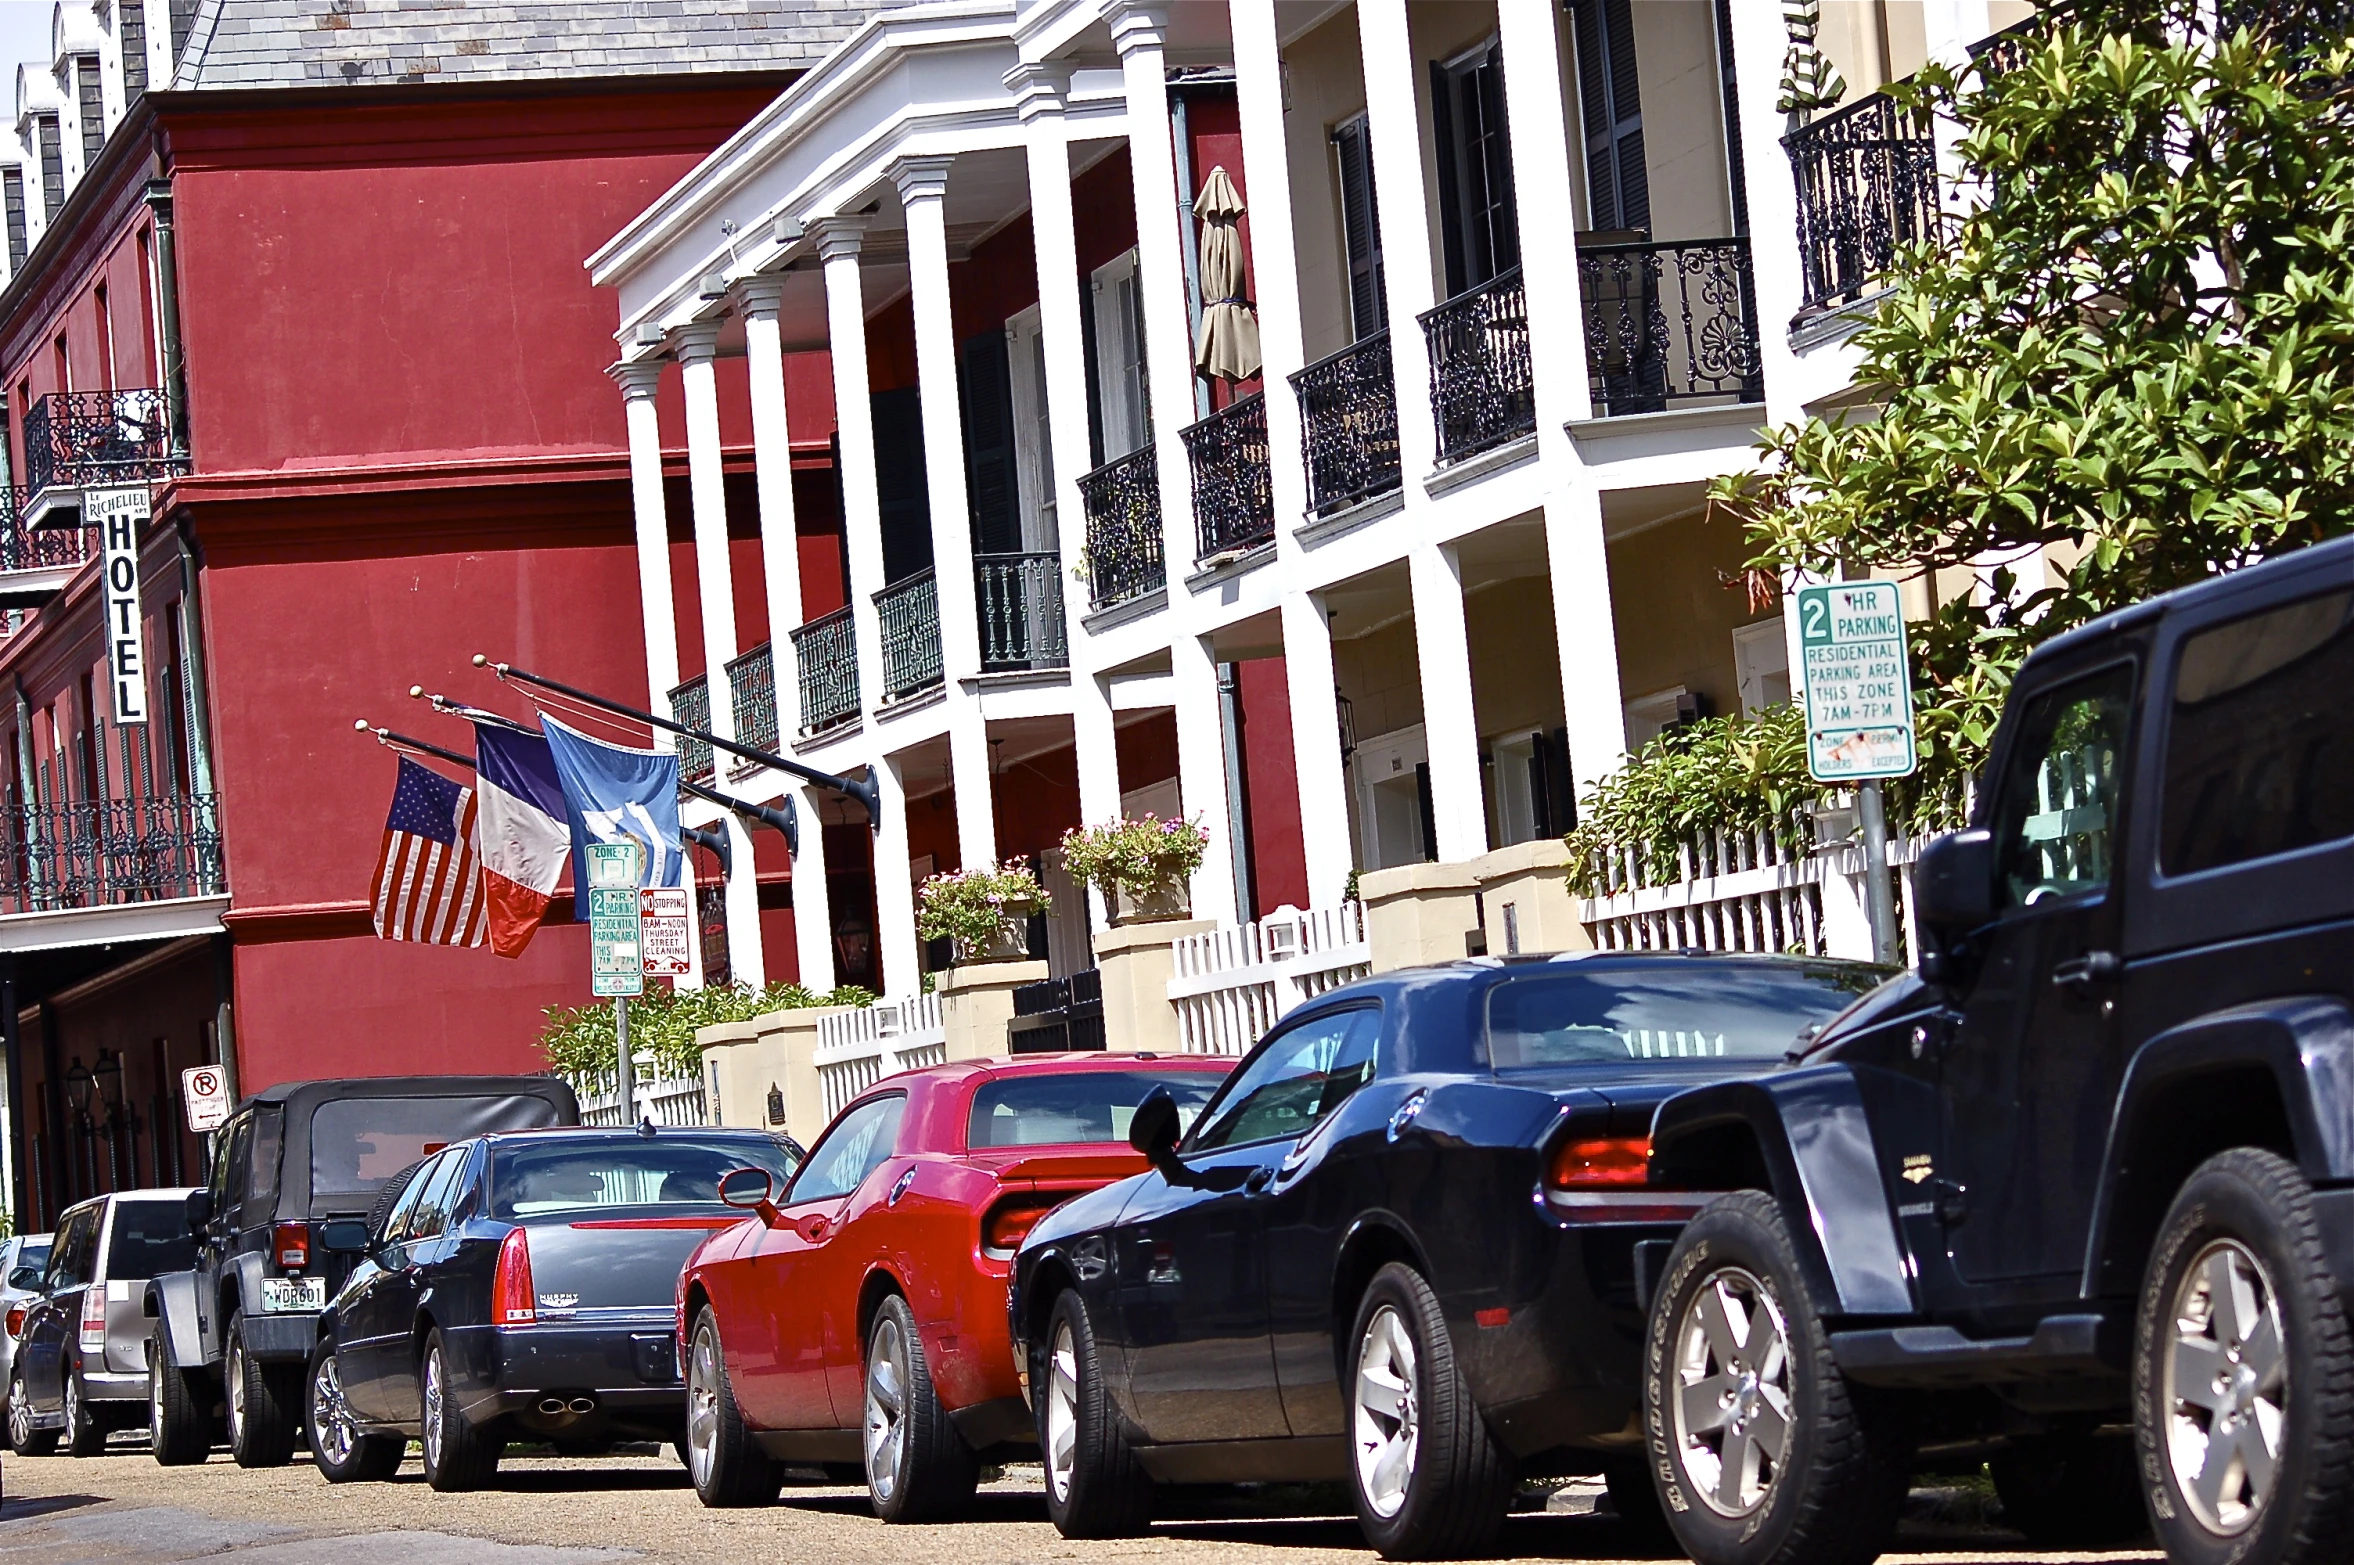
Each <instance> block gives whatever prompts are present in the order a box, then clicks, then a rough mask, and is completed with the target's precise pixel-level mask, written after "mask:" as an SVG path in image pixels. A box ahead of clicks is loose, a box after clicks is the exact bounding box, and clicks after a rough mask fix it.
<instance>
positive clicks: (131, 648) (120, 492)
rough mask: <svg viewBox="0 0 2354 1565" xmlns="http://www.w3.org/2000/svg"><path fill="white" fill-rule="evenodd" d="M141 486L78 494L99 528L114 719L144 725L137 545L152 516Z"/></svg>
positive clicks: (85, 515)
mask: <svg viewBox="0 0 2354 1565" xmlns="http://www.w3.org/2000/svg"><path fill="white" fill-rule="evenodd" d="M152 506H153V501H152V500H151V499H150V498H149V495H148V492H147V486H146V485H145V484H130V485H125V486H123V487H121V488H114V489H85V490H83V491H82V521H83V524H84V525H85V526H90V527H95V528H97V529H98V568H99V571H100V572H101V574H102V576H103V581H102V583H101V592H102V595H103V596H102V600H101V601H103V602H104V604H105V606H106V673H107V680H106V682H107V683H108V684H109V685H111V686H113V687H114V720H115V721H116V722H117V723H118V724H119V723H144V722H146V721H147V630H146V624H147V616H146V614H145V612H144V611H143V610H142V608H141V607H140V603H139V543H140V537H141V534H143V533H144V532H145V531H146V527H147V521H148V518H149V517H150V516H151V515H152V514H153V511H152Z"/></svg>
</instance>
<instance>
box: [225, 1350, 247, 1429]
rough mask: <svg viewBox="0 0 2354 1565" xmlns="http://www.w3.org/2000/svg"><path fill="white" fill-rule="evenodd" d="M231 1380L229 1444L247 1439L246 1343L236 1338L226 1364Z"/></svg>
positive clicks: (228, 1376)
mask: <svg viewBox="0 0 2354 1565" xmlns="http://www.w3.org/2000/svg"><path fill="white" fill-rule="evenodd" d="M225 1368H226V1370H227V1378H228V1381H229V1444H230V1445H231V1446H232V1447H235V1446H238V1445H241V1444H243V1442H244V1439H245V1344H244V1343H243V1342H240V1341H238V1340H236V1339H234V1338H232V1339H231V1340H230V1342H229V1362H228V1364H227V1365H226V1366H225Z"/></svg>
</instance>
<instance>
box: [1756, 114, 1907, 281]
mask: <svg viewBox="0 0 2354 1565" xmlns="http://www.w3.org/2000/svg"><path fill="white" fill-rule="evenodd" d="M1782 146H1783V148H1784V150H1786V151H1787V152H1788V153H1789V154H1790V173H1791V177H1792V178H1793V179H1794V180H1795V181H1796V182H1797V185H1798V259H1799V269H1800V275H1801V281H1802V284H1803V293H1802V295H1801V298H1800V300H1799V304H1800V308H1801V309H1802V310H1806V311H1813V310H1823V309H1829V308H1833V307H1835V306H1838V305H1842V304H1849V303H1853V302H1854V301H1855V300H1857V299H1860V298H1862V297H1863V296H1864V294H1865V293H1866V292H1867V291H1868V290H1869V289H1870V288H1871V286H1872V284H1873V281H1874V280H1875V279H1876V278H1878V277H1879V276H1881V275H1882V274H1883V273H1885V272H1886V271H1887V270H1888V268H1889V267H1890V266H1891V265H1893V264H1894V263H1895V260H1896V255H1897V252H1898V251H1899V250H1900V249H1902V248H1903V247H1904V246H1906V245H1913V244H1919V243H1920V242H1922V241H1923V240H1925V239H1929V238H1932V237H1933V236H1935V234H1936V233H1937V231H1938V225H1939V207H1938V200H1937V144H1936V142H1935V141H1934V140H1932V139H1931V136H1930V126H1929V117H1928V116H1927V115H1926V114H1922V113H1916V112H1915V111H1913V110H1911V109H1907V108H1904V107H1902V106H1901V105H1899V104H1898V103H1897V102H1896V100H1894V99H1893V98H1890V97H1889V96H1887V95H1886V94H1885V93H1877V92H1875V93H1873V94H1872V95H1871V96H1870V97H1867V98H1861V99H1858V100H1857V101H1856V102H1854V103H1851V104H1849V105H1848V106H1847V107H1846V108H1843V109H1838V110H1835V111H1833V112H1832V113H1829V114H1826V115H1824V116H1823V117H1822V118H1821V119H1819V120H1816V121H1815V122H1814V123H1813V124H1811V125H1802V126H1800V127H1799V128H1798V129H1797V130H1794V131H1792V132H1791V133H1790V134H1789V135H1787V136H1785V137H1783V138H1782Z"/></svg>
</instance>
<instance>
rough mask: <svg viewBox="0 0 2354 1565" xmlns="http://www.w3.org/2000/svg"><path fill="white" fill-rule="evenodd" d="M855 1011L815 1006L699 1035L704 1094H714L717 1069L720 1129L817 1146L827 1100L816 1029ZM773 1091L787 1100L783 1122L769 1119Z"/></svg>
mask: <svg viewBox="0 0 2354 1565" xmlns="http://www.w3.org/2000/svg"><path fill="white" fill-rule="evenodd" d="M851 1009H853V1007H851V1006H846V1005H813V1006H808V1007H805V1008H803V1009H800V1010H792V1011H771V1012H769V1013H768V1014H767V1015H766V1016H755V1017H753V1018H752V1019H751V1020H750V1021H743V1022H721V1023H719V1024H718V1025H717V1026H712V1027H704V1028H701V1029H699V1030H698V1031H697V1032H696V1033H695V1044H696V1046H697V1047H698V1048H700V1049H701V1050H702V1051H703V1090H704V1092H705V1093H706V1094H709V1093H710V1092H711V1089H712V1086H713V1080H714V1070H713V1068H714V1067H715V1066H716V1067H717V1072H716V1076H717V1085H718V1089H719V1090H718V1093H717V1095H716V1096H714V1097H711V1098H709V1099H708V1102H709V1107H710V1108H711V1109H712V1110H713V1111H714V1115H713V1117H714V1118H716V1119H717V1120H718V1121H719V1123H720V1124H722V1125H731V1126H736V1127H741V1128H755V1127H756V1128H759V1129H764V1130H776V1131H782V1132H784V1133H785V1134H786V1135H789V1136H791V1137H792V1138H793V1139H794V1140H796V1141H798V1142H800V1143H801V1145H802V1146H804V1147H807V1146H809V1145H810V1144H811V1143H812V1142H814V1141H816V1140H817V1133H818V1132H819V1131H821V1130H823V1129H825V1128H826V1109H825V1094H824V1092H823V1091H822V1090H821V1089H820V1088H819V1085H818V1080H817V1066H816V1064H815V1062H814V1058H813V1056H814V1055H815V1054H816V1052H817V1024H818V1021H819V1019H820V1018H821V1017H827V1016H838V1015H840V1014H842V1013H843V1012H845V1011H848V1010H851ZM772 1087H773V1088H775V1089H776V1090H777V1092H778V1094H779V1095H780V1096H781V1097H782V1098H783V1099H784V1110H785V1117H784V1119H783V1121H782V1122H779V1121H776V1120H773V1119H771V1118H770V1117H769V1112H768V1107H769V1105H768V1093H769V1089H770V1088H772Z"/></svg>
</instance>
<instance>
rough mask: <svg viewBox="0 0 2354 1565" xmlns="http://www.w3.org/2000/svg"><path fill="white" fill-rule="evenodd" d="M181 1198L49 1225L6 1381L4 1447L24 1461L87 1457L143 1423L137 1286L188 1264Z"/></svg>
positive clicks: (122, 1202)
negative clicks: (59, 1453)
mask: <svg viewBox="0 0 2354 1565" xmlns="http://www.w3.org/2000/svg"><path fill="white" fill-rule="evenodd" d="M195 1251H196V1241H195V1239H194V1238H193V1237H192V1236H191V1235H190V1234H189V1232H188V1192H187V1191H186V1190H131V1191H125V1192H122V1193H120V1194H117V1195H103V1196H99V1197H97V1198H95V1199H94V1200H89V1201H84V1202H82V1203H80V1204H79V1205H76V1206H69V1207H67V1208H66V1209H65V1214H64V1216H63V1217H61V1218H60V1219H59V1220H58V1224H57V1237H56V1239H55V1240H54V1241H53V1242H52V1243H51V1245H50V1247H49V1264H48V1266H47V1267H46V1269H44V1271H43V1272H42V1274H41V1289H40V1294H39V1296H38V1297H37V1298H35V1299H33V1300H32V1301H31V1302H30V1303H29V1304H28V1305H27V1306H26V1308H25V1319H24V1331H23V1334H22V1335H21V1336H20V1337H19V1338H18V1340H17V1344H16V1363H15V1365H14V1366H13V1367H12V1368H11V1370H10V1372H9V1379H8V1445H9V1449H11V1450H13V1451H15V1452H17V1453H18V1454H19V1455H24V1456H43V1455H46V1454H48V1453H49V1452H51V1451H54V1450H56V1449H57V1443H58V1440H59V1439H60V1437H62V1438H63V1439H64V1440H65V1442H66V1448H67V1449H68V1450H70V1451H71V1452H73V1454H74V1455H76V1456H91V1455H95V1454H96V1453H97V1452H99V1451H100V1450H103V1449H104V1448H105V1445H106V1437H107V1434H108V1433H109V1432H110V1431H112V1430H116V1429H135V1428H137V1427H138V1426H139V1425H141V1424H143V1423H145V1422H146V1421H147V1384H148V1377H147V1335H148V1331H149V1328H150V1324H151V1323H150V1322H149V1321H148V1319H147V1315H146V1311H145V1309H144V1308H143V1304H142V1301H143V1300H144V1298H145V1296H146V1290H147V1279H148V1278H150V1277H153V1276H155V1275H156V1274H157V1273H159V1272H170V1271H179V1270H182V1269H184V1268H186V1267H187V1266H189V1265H190V1264H192V1263H193V1261H194V1260H195Z"/></svg>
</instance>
